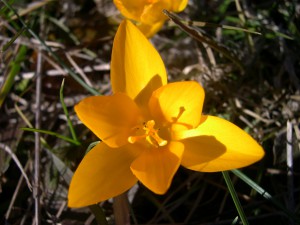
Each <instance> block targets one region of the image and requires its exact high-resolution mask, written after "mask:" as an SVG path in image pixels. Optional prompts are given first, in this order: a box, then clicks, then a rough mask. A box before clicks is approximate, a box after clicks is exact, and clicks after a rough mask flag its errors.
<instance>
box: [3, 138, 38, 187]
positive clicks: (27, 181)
mask: <svg viewBox="0 0 300 225" xmlns="http://www.w3.org/2000/svg"><path fill="white" fill-rule="evenodd" d="M0 149H2V150H4V151H6V152H7V153H8V154H9V155H10V156H11V158H12V159H13V160H14V162H15V163H16V165H17V166H18V168H19V169H20V171H21V173H22V175H23V177H24V178H25V180H26V183H27V187H28V188H29V190H30V191H32V185H31V183H30V181H29V179H28V176H27V175H26V173H25V170H24V168H23V166H22V164H21V163H20V161H19V159H18V157H17V156H16V155H15V153H13V152H12V150H11V149H10V147H8V146H7V145H5V144H3V143H0Z"/></svg>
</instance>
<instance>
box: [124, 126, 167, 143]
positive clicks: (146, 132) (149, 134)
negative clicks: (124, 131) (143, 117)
mask: <svg viewBox="0 0 300 225" xmlns="http://www.w3.org/2000/svg"><path fill="white" fill-rule="evenodd" d="M154 125H155V121H154V120H149V121H147V122H145V123H144V126H143V133H142V134H141V135H136V136H129V137H128V142H129V143H131V144H133V143H135V142H136V141H138V140H142V139H146V141H147V142H148V143H150V144H151V145H153V146H155V147H156V148H158V147H162V146H165V145H166V144H168V141H166V140H164V139H162V138H161V137H160V136H159V135H158V131H159V129H155V128H154ZM136 129H139V128H138V127H137V128H136Z"/></svg>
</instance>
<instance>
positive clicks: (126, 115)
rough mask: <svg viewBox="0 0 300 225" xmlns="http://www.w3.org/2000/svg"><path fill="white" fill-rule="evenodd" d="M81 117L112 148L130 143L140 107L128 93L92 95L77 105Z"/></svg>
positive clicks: (139, 115)
mask: <svg viewBox="0 0 300 225" xmlns="http://www.w3.org/2000/svg"><path fill="white" fill-rule="evenodd" d="M75 111H76V114H77V115H78V117H79V119H80V120H81V121H82V122H83V123H84V124H85V125H86V126H87V127H88V128H89V129H90V130H91V131H92V132H93V133H94V134H96V135H97V136H98V137H99V138H100V139H101V140H102V141H103V142H105V143H106V144H107V145H109V146H110V147H112V148H116V147H120V146H122V145H124V144H128V140H127V139H128V137H129V135H130V134H131V132H132V128H133V127H135V126H137V125H138V124H139V122H140V121H139V118H140V117H141V114H140V111H139V108H138V107H137V105H136V104H135V102H134V101H133V100H131V99H130V98H129V97H128V96H127V95H125V94H122V93H116V94H114V95H112V96H92V97H88V98H85V99H83V100H82V101H80V103H79V104H78V105H76V106H75Z"/></svg>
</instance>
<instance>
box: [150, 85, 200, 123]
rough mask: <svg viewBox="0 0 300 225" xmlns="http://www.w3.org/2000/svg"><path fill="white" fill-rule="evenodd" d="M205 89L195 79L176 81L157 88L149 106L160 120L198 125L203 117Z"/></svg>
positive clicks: (154, 115)
mask: <svg viewBox="0 0 300 225" xmlns="http://www.w3.org/2000/svg"><path fill="white" fill-rule="evenodd" d="M203 101H204V90H203V88H202V87H201V86H200V84H198V83H197V82H195V81H185V82H175V83H170V84H167V85H165V86H163V87H161V88H159V89H157V90H156V91H155V92H154V93H153V94H152V96H151V99H150V101H149V108H150V110H151V114H152V115H153V117H154V118H155V119H157V120H158V121H166V122H167V123H176V124H182V125H184V126H185V127H186V128H188V129H191V128H194V127H196V126H197V125H198V124H199V122H200V118H201V112H202V106H203Z"/></svg>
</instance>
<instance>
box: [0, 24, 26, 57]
mask: <svg viewBox="0 0 300 225" xmlns="http://www.w3.org/2000/svg"><path fill="white" fill-rule="evenodd" d="M24 31H25V28H24V27H23V28H22V29H21V30H19V32H17V33H16V34H15V35H14V36H13V37H12V38H11V39H10V41H9V42H7V43H6V44H5V45H4V46H3V47H2V49H1V51H0V53H3V52H5V51H6V50H7V49H8V48H9V47H10V46H11V45H12V44H13V43H14V42H15V40H16V39H17V38H18V37H19V36H20V35H21V34H22V33H23V32H24Z"/></svg>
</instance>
